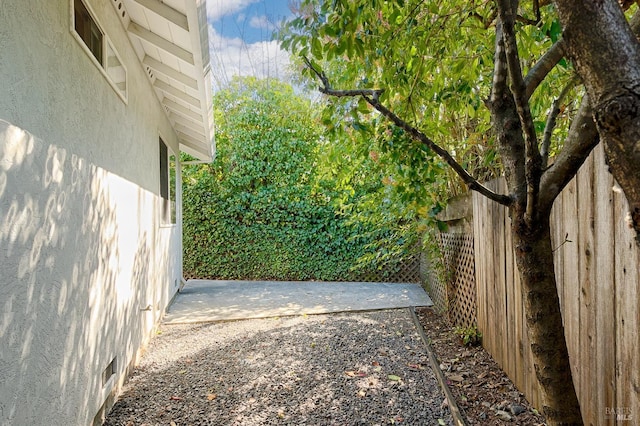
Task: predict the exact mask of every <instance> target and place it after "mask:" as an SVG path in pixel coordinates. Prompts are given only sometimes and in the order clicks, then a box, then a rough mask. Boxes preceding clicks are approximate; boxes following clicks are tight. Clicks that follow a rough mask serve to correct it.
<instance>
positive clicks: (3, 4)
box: [0, 0, 182, 425]
mask: <svg viewBox="0 0 640 426" xmlns="http://www.w3.org/2000/svg"><path fill="white" fill-rule="evenodd" d="M88 3H89V4H90V5H91V6H92V8H93V10H94V12H95V13H96V15H97V18H98V21H99V23H100V24H101V26H102V27H103V29H105V30H106V32H107V35H108V36H109V38H110V39H111V42H112V43H113V45H114V46H115V48H116V49H117V51H118V53H119V55H120V57H121V59H122V61H123V63H124V64H125V66H126V68H127V72H128V102H127V103H125V102H124V101H123V100H122V99H121V98H120V97H119V96H118V95H117V94H116V92H115V90H114V89H113V88H112V86H111V85H110V84H109V83H108V82H107V80H106V78H105V76H104V75H103V74H102V73H101V72H100V70H99V69H98V67H97V66H96V65H95V64H94V63H93V62H92V60H91V59H90V58H89V56H88V55H87V53H86V52H85V51H84V50H83V49H82V47H81V46H80V44H79V43H78V41H77V40H76V39H75V38H74V37H73V36H72V33H71V30H70V28H71V10H70V8H71V4H72V1H70V0H1V1H0V425H44V424H47V425H86V424H90V423H91V422H92V421H93V419H94V416H95V415H96V413H97V412H98V411H99V410H100V407H101V406H102V405H103V403H104V402H105V400H106V398H107V397H108V396H109V395H110V394H111V393H112V392H113V391H114V390H117V387H118V386H119V382H121V379H122V376H123V374H124V372H125V370H126V368H127V366H128V364H129V363H130V361H131V360H133V359H135V357H136V353H137V351H138V350H139V348H140V347H141V345H143V344H144V342H145V340H146V339H148V338H149V336H150V335H151V333H152V332H153V328H154V325H155V324H157V321H158V320H159V318H160V317H161V315H162V313H163V312H164V309H165V307H166V306H167V304H168V302H169V300H170V298H171V297H172V296H173V295H174V294H175V292H176V290H177V285H178V284H179V282H180V278H181V264H182V262H181V231H180V229H181V227H180V220H181V218H180V216H179V217H178V225H177V226H169V227H166V226H162V225H161V223H160V197H159V195H158V194H159V152H158V138H159V136H161V137H162V138H163V140H164V141H165V143H167V144H168V145H169V146H170V147H171V149H172V150H173V152H174V153H178V147H177V141H176V136H175V134H174V132H173V130H172V128H171V127H170V123H168V121H167V119H166V115H165V113H164V110H163V109H162V107H161V106H160V103H159V101H158V99H157V97H156V95H155V93H154V92H153V90H152V86H151V84H150V82H149V80H148V77H147V75H146V74H145V73H144V71H143V69H142V67H141V65H140V64H139V61H138V59H137V57H136V56H135V52H134V51H133V48H132V47H131V44H130V42H129V40H128V38H127V36H126V34H125V32H124V29H123V27H122V25H121V23H120V21H119V20H118V17H117V16H116V13H115V10H114V8H113V7H112V5H111V4H109V3H110V2H109V1H107V0H88ZM180 202H181V200H180V197H179V196H178V200H177V203H176V204H178V205H179V204H180ZM147 306H150V307H151V309H150V310H143V309H144V308H145V307H147ZM114 357H117V374H116V375H115V376H113V377H112V378H111V379H110V380H109V381H108V382H107V383H106V385H104V386H103V383H102V372H103V370H104V369H105V367H106V366H107V365H108V363H109V362H110V361H111V360H112V359H113V358H114Z"/></svg>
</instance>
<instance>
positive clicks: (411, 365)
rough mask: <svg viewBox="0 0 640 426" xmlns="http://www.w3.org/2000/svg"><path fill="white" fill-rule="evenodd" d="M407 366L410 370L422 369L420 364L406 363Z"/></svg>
mask: <svg viewBox="0 0 640 426" xmlns="http://www.w3.org/2000/svg"><path fill="white" fill-rule="evenodd" d="M407 366H408V367H409V369H411V370H422V369H424V367H423V366H422V365H420V364H407Z"/></svg>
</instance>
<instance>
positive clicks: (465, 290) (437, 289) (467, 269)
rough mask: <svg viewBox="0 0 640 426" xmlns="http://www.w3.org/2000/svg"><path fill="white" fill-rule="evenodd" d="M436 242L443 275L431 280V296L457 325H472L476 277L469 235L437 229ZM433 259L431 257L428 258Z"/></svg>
mask: <svg viewBox="0 0 640 426" xmlns="http://www.w3.org/2000/svg"><path fill="white" fill-rule="evenodd" d="M438 245H439V248H440V253H441V258H440V261H441V262H442V263H443V265H442V266H443V268H442V271H443V274H440V275H443V276H441V277H438V278H439V279H437V280H433V282H432V284H431V292H432V294H431V298H432V300H433V301H434V304H435V305H436V307H438V308H440V309H441V310H446V311H447V313H448V315H449V319H450V321H451V322H452V323H453V324H455V325H457V326H460V327H471V326H474V325H476V281H475V265H474V250H473V235H472V234H461V233H440V234H439V241H438ZM433 261H435V259H432V262H433Z"/></svg>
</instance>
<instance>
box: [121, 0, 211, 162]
mask: <svg viewBox="0 0 640 426" xmlns="http://www.w3.org/2000/svg"><path fill="white" fill-rule="evenodd" d="M112 4H113V6H114V7H115V8H116V11H117V12H118V15H119V16H120V19H121V21H122V24H123V25H124V28H125V29H126V31H127V33H128V35H129V39H130V40H131V43H132V45H133V48H134V49H135V51H136V53H137V55H138V58H139V60H140V63H141V64H142V67H143V68H144V70H145V71H146V73H147V75H148V77H149V79H150V81H151V84H152V86H153V88H154V91H155V92H156V95H157V97H158V99H159V100H160V103H161V104H162V106H163V108H164V110H165V111H166V113H167V117H168V118H169V120H170V122H171V124H172V126H173V129H174V130H175V132H176V135H177V136H178V141H179V144H180V150H181V151H184V152H186V153H188V154H190V155H192V156H194V157H196V158H198V159H200V160H204V161H211V160H212V159H213V157H214V156H215V143H214V138H213V135H214V130H213V106H212V99H211V96H212V92H211V66H210V64H209V37H208V34H209V32H208V25H207V11H206V0H118V1H113V2H112ZM123 9H124V10H123Z"/></svg>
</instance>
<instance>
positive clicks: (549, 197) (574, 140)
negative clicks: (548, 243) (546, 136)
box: [540, 95, 600, 210]
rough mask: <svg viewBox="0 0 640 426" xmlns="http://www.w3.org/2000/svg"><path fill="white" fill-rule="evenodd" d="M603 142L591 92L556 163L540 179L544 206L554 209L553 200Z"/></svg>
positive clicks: (574, 121) (583, 103) (583, 102)
mask: <svg viewBox="0 0 640 426" xmlns="http://www.w3.org/2000/svg"><path fill="white" fill-rule="evenodd" d="M599 142H600V136H599V134H598V129H597V128H596V123H595V121H594V120H593V111H592V109H591V105H590V102H589V97H588V96H587V95H585V96H584V98H583V99H582V104H581V105H580V108H579V109H578V113H577V114H576V117H575V118H574V119H573V121H572V122H571V128H570V129H569V134H568V135H567V139H566V141H565V143H564V147H563V149H562V151H560V154H558V156H557V158H556V160H555V162H554V163H553V164H552V165H551V167H549V168H548V169H547V170H546V171H545V172H544V173H543V175H542V177H541V179H540V208H541V209H542V210H546V209H549V210H550V209H551V206H552V205H553V201H554V200H555V199H556V197H557V196H558V194H560V192H562V190H563V189H564V187H565V186H566V185H567V184H568V183H569V181H571V179H572V178H573V177H574V176H575V175H576V173H578V169H580V166H582V164H583V163H584V161H585V160H586V159H587V157H588V156H589V154H590V153H591V151H592V150H593V148H595V147H596V146H597V145H598V143H599Z"/></svg>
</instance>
